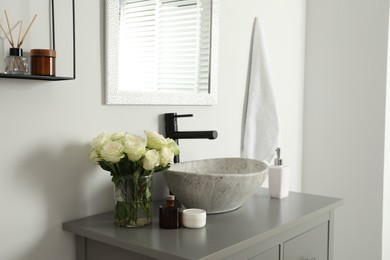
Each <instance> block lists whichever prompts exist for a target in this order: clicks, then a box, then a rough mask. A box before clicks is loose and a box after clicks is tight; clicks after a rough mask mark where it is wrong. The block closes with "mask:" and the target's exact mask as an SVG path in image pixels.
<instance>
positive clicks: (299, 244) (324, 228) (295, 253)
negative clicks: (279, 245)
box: [283, 222, 328, 260]
mask: <svg viewBox="0 0 390 260" xmlns="http://www.w3.org/2000/svg"><path fill="white" fill-rule="evenodd" d="M283 247H284V248H283V260H303V259H305V260H306V259H308V260H312V259H315V260H328V222H326V223H324V224H321V225H319V226H317V227H315V228H313V229H311V230H309V231H307V232H305V233H303V234H302V235H299V236H297V237H294V238H292V239H291V240H289V241H287V242H285V243H284V246H283Z"/></svg>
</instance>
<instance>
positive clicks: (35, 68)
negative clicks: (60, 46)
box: [30, 49, 57, 76]
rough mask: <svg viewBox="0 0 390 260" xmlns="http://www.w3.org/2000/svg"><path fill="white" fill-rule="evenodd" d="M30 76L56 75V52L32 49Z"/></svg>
mask: <svg viewBox="0 0 390 260" xmlns="http://www.w3.org/2000/svg"><path fill="white" fill-rule="evenodd" d="M30 56H31V74H32V75H40V76H55V75H56V57H57V54H56V51H55V50H49V49H32V50H31V51H30Z"/></svg>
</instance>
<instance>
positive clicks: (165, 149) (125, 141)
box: [90, 131, 179, 226]
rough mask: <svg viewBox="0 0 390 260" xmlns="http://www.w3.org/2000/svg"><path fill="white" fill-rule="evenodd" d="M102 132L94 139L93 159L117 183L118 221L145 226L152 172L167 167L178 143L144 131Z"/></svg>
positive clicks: (149, 209)
mask: <svg viewBox="0 0 390 260" xmlns="http://www.w3.org/2000/svg"><path fill="white" fill-rule="evenodd" d="M145 135H146V137H147V139H146V140H145V139H144V138H143V137H141V136H138V135H135V134H130V133H114V134H112V135H106V134H101V135H99V136H97V137H95V138H94V139H93V140H92V143H91V148H92V151H91V154H90V159H91V160H92V161H94V162H95V163H97V164H99V165H100V167H102V168H103V169H104V170H106V171H109V172H110V174H111V176H112V182H113V184H114V187H115V223H116V224H117V225H119V226H143V225H146V224H148V223H150V222H151V219H152V193H151V190H152V176H153V173H154V172H158V171H162V170H165V169H168V168H169V166H170V165H171V164H172V163H173V158H174V156H175V155H178V154H179V147H178V145H177V144H176V142H175V141H174V140H172V139H170V138H164V137H163V136H162V135H160V134H158V133H156V132H154V131H145Z"/></svg>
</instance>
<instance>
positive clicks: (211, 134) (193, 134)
mask: <svg viewBox="0 0 390 260" xmlns="http://www.w3.org/2000/svg"><path fill="white" fill-rule="evenodd" d="M217 137H218V132H217V131H180V132H179V131H175V132H173V133H171V137H170V138H172V139H173V140H177V139H210V140H212V139H216V138H217Z"/></svg>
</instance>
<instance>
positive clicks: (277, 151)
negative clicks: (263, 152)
mask: <svg viewBox="0 0 390 260" xmlns="http://www.w3.org/2000/svg"><path fill="white" fill-rule="evenodd" d="M275 151H276V158H275V160H274V163H275V165H282V164H283V160H282V159H281V158H280V148H279V147H278V148H276V150H275Z"/></svg>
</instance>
